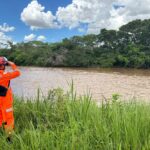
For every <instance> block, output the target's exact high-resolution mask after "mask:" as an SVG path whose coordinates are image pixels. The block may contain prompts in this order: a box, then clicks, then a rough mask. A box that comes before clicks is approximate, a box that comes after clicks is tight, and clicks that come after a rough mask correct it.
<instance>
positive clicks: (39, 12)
mask: <svg viewBox="0 0 150 150" xmlns="http://www.w3.org/2000/svg"><path fill="white" fill-rule="evenodd" d="M44 10H45V7H43V6H42V5H41V4H39V3H38V1H37V0H33V1H31V3H30V4H28V6H27V7H26V8H24V10H23V12H22V13H21V20H22V21H23V22H24V23H25V24H26V25H29V26H30V27H31V29H39V28H56V27H57V23H56V22H55V19H56V17H55V16H53V14H52V13H51V11H47V12H44Z"/></svg>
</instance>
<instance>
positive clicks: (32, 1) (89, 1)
mask: <svg viewBox="0 0 150 150" xmlns="http://www.w3.org/2000/svg"><path fill="white" fill-rule="evenodd" d="M149 6H150V1H148V0H136V3H135V0H130V1H129V0H56V1H54V0H1V4H0V43H2V42H4V41H5V42H6V41H7V40H12V41H14V42H21V41H31V40H41V41H45V42H57V41H61V40H62V39H63V38H66V37H67V38H69V37H72V36H74V35H84V34H99V33H100V30H101V29H102V28H106V29H115V30H118V29H119V27H120V26H121V25H124V24H126V23H128V22H129V21H132V20H135V19H142V20H143V19H150V7H149ZM4 23H5V24H4ZM14 28H15V30H14Z"/></svg>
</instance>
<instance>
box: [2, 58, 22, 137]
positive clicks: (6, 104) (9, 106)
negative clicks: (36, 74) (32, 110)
mask: <svg viewBox="0 0 150 150" xmlns="http://www.w3.org/2000/svg"><path fill="white" fill-rule="evenodd" d="M6 65H9V66H11V68H12V71H11V72H5V66H6ZM19 75H20V71H19V70H18V68H17V66H16V65H15V64H14V63H13V62H11V61H8V60H7V59H6V58H5V57H0V127H2V125H3V124H4V128H5V131H6V134H7V136H8V137H10V136H11V134H12V131H13V129H14V116H13V94H12V89H11V87H10V80H11V79H14V78H16V77H18V76H19Z"/></svg>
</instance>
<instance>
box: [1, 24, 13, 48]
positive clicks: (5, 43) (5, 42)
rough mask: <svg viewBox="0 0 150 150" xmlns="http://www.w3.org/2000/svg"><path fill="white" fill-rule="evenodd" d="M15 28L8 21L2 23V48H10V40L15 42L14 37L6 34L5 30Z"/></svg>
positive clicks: (8, 30) (9, 30) (10, 30)
mask: <svg viewBox="0 0 150 150" xmlns="http://www.w3.org/2000/svg"><path fill="white" fill-rule="evenodd" d="M14 30H15V27H13V26H9V25H8V24H7V23H3V25H0V48H6V47H7V48H10V47H9V44H8V41H10V42H13V40H12V38H11V37H10V36H8V35H6V33H5V32H12V31H14Z"/></svg>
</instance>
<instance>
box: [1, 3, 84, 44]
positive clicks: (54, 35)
mask: <svg viewBox="0 0 150 150" xmlns="http://www.w3.org/2000/svg"><path fill="white" fill-rule="evenodd" d="M30 2H31V0H25V1H24V0H3V1H2V2H1V5H0V14H1V16H0V25H2V24H3V23H7V24H8V25H9V26H14V27H15V31H13V32H9V33H6V35H9V36H11V37H12V39H13V40H14V41H16V42H20V41H23V40H24V36H25V35H29V34H31V33H33V34H36V35H37V36H39V35H44V36H45V37H46V41H48V42H55V41H60V40H61V39H63V38H65V37H71V36H73V35H83V34H84V33H81V32H79V31H78V30H77V29H72V30H70V29H68V28H62V29H39V30H35V31H32V30H31V29H30V27H29V26H27V25H25V23H23V22H22V21H21V19H20V15H21V12H22V11H23V9H24V8H25V7H26V6H27V5H28V4H29V3H30ZM38 2H39V3H40V4H41V5H42V6H45V11H48V10H51V11H52V13H54V14H55V13H56V11H57V8H58V7H59V6H66V5H68V4H69V3H71V0H56V1H52V0H51V1H50V0H38Z"/></svg>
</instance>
